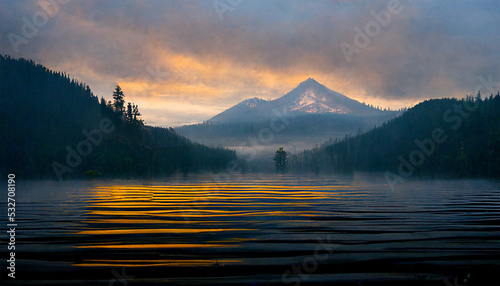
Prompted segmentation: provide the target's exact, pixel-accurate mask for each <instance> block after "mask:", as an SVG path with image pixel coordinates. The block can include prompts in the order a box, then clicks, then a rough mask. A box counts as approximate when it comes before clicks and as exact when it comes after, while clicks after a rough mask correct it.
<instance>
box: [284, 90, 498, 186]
mask: <svg viewBox="0 0 500 286" xmlns="http://www.w3.org/2000/svg"><path fill="white" fill-rule="evenodd" d="M289 169H290V170H294V171H313V172H320V171H323V172H352V171H377V172H386V171H388V172H391V173H392V174H394V175H397V176H401V177H402V178H406V177H489V178H500V94H498V93H497V94H496V95H493V94H491V95H489V96H487V97H485V98H484V99H482V97H481V95H480V94H479V93H478V95H476V96H467V97H466V98H465V99H462V100H459V99H454V98H452V99H450V98H443V99H433V100H427V101H424V102H422V103H420V104H418V105H416V106H415V107H413V108H411V109H409V110H408V111H407V112H405V113H403V114H402V115H401V116H399V117H397V118H394V119H392V120H390V121H389V122H387V123H385V124H383V126H381V127H378V128H375V129H372V130H370V131H369V132H366V133H364V134H361V135H358V136H355V137H349V136H346V137H345V138H344V139H343V140H340V141H339V140H337V142H335V143H334V144H329V145H326V146H323V147H322V148H319V149H315V150H308V151H304V152H302V153H301V154H298V155H297V156H294V157H293V158H292V160H291V162H290V167H289Z"/></svg>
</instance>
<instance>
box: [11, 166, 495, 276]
mask: <svg viewBox="0 0 500 286" xmlns="http://www.w3.org/2000/svg"><path fill="white" fill-rule="evenodd" d="M233 179H234V180H232V181H228V182H222V183H215V182H213V181H212V180H211V178H210V176H189V177H186V178H173V179H171V180H165V181H144V182H141V181H68V182H62V183H56V182H39V181H38V182H36V181H34V182H20V183H19V186H18V198H17V202H18V205H17V220H18V223H19V229H18V237H19V238H18V240H19V244H20V247H19V249H18V250H17V252H18V257H19V261H18V263H19V266H18V269H19V271H20V272H21V271H28V269H29V271H30V272H33V273H37V275H42V274H44V273H45V274H47V273H48V275H62V274H61V273H65V272H67V273H70V272H72V271H74V270H75V269H77V270H78V271H80V272H79V273H86V272H85V271H86V270H89V271H90V270H92V271H96V270H99V271H104V272H103V273H104V274H103V275H102V276H103V277H106V275H108V276H110V274H109V273H110V272H109V271H111V269H122V268H123V267H125V269H127V273H134V276H135V278H134V279H135V280H134V281H135V282H137V283H139V284H141V283H140V281H142V280H141V279H146V274H147V276H150V275H153V274H151V273H161V277H162V278H165V279H166V278H168V277H170V278H172V279H174V280H170V281H177V282H179V283H181V282H182V281H184V282H186V281H188V280H189V281H190V283H194V284H200V285H201V284H205V283H208V284H210V283H212V282H213V281H226V282H227V281H233V280H231V279H235V278H230V276H232V275H231V273H240V274H241V273H242V272H245V271H246V273H247V274H248V275H249V276H248V277H246V276H245V275H243V276H245V277H246V278H241V277H240V278H238V279H243V281H245V282H252V281H259V279H264V278H262V277H261V278H255V277H252V276H251V275H253V274H260V275H263V276H265V277H266V278H265V279H266V281H273V283H274V282H275V283H276V284H280V283H284V281H283V280H282V275H283V273H284V271H286V270H287V269H289V268H290V267H292V266H293V265H301V263H303V261H304V259H307V258H308V257H313V255H314V253H315V249H317V247H318V245H320V242H319V241H323V243H326V244H327V245H328V247H329V248H328V250H329V251H324V250H323V251H322V252H321V253H322V257H326V259H324V260H321V261H318V266H317V269H315V271H313V272H311V273H309V276H308V278H307V279H301V281H302V282H304V283H305V282H307V281H316V280H315V279H319V280H318V281H338V280H339V279H341V276H339V275H341V274H342V275H344V276H342V277H344V278H342V279H353V280H355V279H357V278H356V277H363V275H365V277H366V275H368V276H367V277H371V278H373V279H382V278H380V277H383V276H384V275H386V276H387V277H392V278H394V277H395V276H394V275H396V274H397V275H399V276H402V277H410V278H411V279H417V278H418V277H417V276H415V275H416V274H415V273H411V271H408V269H406V268H404V267H403V268H401V265H417V266H418V265H420V266H422V265H424V266H427V267H424V270H425V271H427V272H425V275H427V277H428V279H430V280H433V279H434V280H435V281H440V282H441V283H442V280H443V277H447V276H446V275H451V273H446V271H450V270H449V267H451V266H453V265H454V266H457V265H462V266H467V265H481V264H488V265H490V264H495V265H498V262H499V260H498V258H499V257H498V253H499V251H500V245H499V244H498V239H499V236H498V230H499V228H500V227H499V226H500V208H499V207H500V186H499V183H498V182H490V181H483V180H455V181H422V182H408V183H405V184H401V185H400V186H398V188H397V191H395V192H391V191H390V189H389V188H388V186H387V185H386V183H385V181H384V180H383V177H381V176H378V175H371V174H355V175H354V176H351V177H334V178H332V177H331V176H330V177H329V178H326V177H316V176H294V177H291V176H275V175H262V174H261V175H256V174H252V175H245V176H238V177H234V178H233ZM2 231H4V230H3V229H2ZM3 258H5V254H2V259H3ZM382 261H383V262H382ZM381 262H382V264H380V263H381ZM360 263H365V264H363V265H365V266H364V267H367V268H360V266H355V267H354V266H349V265H361V264H360ZM377 264H378V266H377ZM367 265H368V266H367ZM370 265H371V266H370ZM381 265H382V266H381ZM433 265H438V267H435V266H433ZM28 266H29V268H25V267H28ZM259 267H265V268H259ZM447 267H448V268H447ZM103 269H104V270H103ZM189 269H196V271H193V270H189ZM214 269H217V271H219V270H220V271H222V272H220V271H219V272H216V273H215V274H214V272H213V271H214ZM221 269H222V270H221ZM253 269H259V270H253ZM262 269H267V270H266V271H264V272H263V270H262ZM224 271H226V272H224ZM464 271H466V270H464ZM254 272H255V273H254ZM390 272H394V273H396V274H394V273H392V274H387V273H390ZM96 273H100V272H96ZM374 273H375V274H374ZM377 273H378V274H377ZM466 274H467V273H465V274H464V275H466ZM80 275H83V274H80ZM141 275H143V276H142V277H141ZM214 275H215V276H216V277H218V278H213V277H212V278H211V279H215V280H210V279H209V280H206V279H204V278H203V277H205V276H214ZM217 275H220V277H219V276H217ZM345 275H347V276H345ZM405 275H406V276H405ZM153 276H154V275H153ZM198 276H199V277H198ZM38 277H39V276H38ZM62 277H66V276H65V275H62ZM110 277H112V276H110ZM190 277H191V278H190ZM193 277H194V278H193ZM196 277H198V278H196ZM294 277H298V276H297V275H295V276H294V274H291V276H289V277H288V278H289V279H292V278H294ZM345 277H348V278H345ZM415 277H417V278H415ZM82 278H83V277H76V278H75V277H74V276H73V277H71V278H68V279H70V280H71V279H82ZM101 279H105V278H101ZM165 281H166V280H165ZM193 281H194V282H193ZM234 281H236V280H234ZM234 281H233V282H234ZM286 281H288V280H286ZM286 281H285V282H286ZM38 283H42V282H38ZM228 283H229V282H228ZM181 284H182V283H181ZM216 284H217V283H216ZM285 284H286V283H285ZM290 285H293V284H290Z"/></svg>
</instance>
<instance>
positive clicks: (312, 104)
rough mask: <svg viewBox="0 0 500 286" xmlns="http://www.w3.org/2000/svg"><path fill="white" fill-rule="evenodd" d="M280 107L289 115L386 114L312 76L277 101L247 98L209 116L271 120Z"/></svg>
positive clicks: (217, 120) (216, 119)
mask: <svg viewBox="0 0 500 286" xmlns="http://www.w3.org/2000/svg"><path fill="white" fill-rule="evenodd" d="M273 110H277V111H279V112H280V113H284V114H287V116H292V117H293V116H298V115H304V114H327V113H330V114H348V115H356V116H377V115H382V114H383V113H384V112H383V111H382V110H379V109H376V108H373V107H370V106H368V105H365V104H363V103H360V102H358V101H356V100H354V99H351V98H349V97H347V96H345V95H343V94H340V93H338V92H336V91H333V90H331V89H328V88H327V87H325V86H324V85H322V84H320V83H318V82H317V81H316V80H314V79H312V78H309V79H307V80H306V81H304V82H302V83H300V84H299V85H298V86H297V87H296V88H295V89H293V90H292V91H290V92H288V93H287V94H285V95H283V96H281V97H280V98H277V99H275V100H269V101H267V100H264V99H259V98H257V97H254V98H251V99H247V100H244V101H242V102H240V103H238V104H237V105H235V106H233V107H231V108H229V109H227V110H225V111H224V112H222V113H220V114H218V115H216V116H214V117H213V118H211V119H209V120H208V121H209V122H213V123H224V122H250V121H263V120H269V119H271V118H272V117H273V116H275V113H276V112H274V111H273Z"/></svg>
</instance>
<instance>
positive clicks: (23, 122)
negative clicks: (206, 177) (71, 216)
mask: <svg viewBox="0 0 500 286" xmlns="http://www.w3.org/2000/svg"><path fill="white" fill-rule="evenodd" d="M115 92H116V90H115ZM124 94H126V91H125V92H124V91H122V90H121V89H120V97H121V100H123V106H122V105H121V103H122V101H121V100H120V98H119V102H120V103H118V105H119V106H120V107H118V108H119V111H122V113H121V114H120V112H116V111H117V109H116V107H115V106H114V104H113V103H112V102H106V101H105V100H104V98H101V100H99V99H98V97H97V96H95V95H94V94H93V92H92V91H91V90H90V88H89V86H87V85H86V84H84V83H80V82H78V81H76V80H74V79H71V78H70V77H69V76H68V75H66V74H65V73H62V72H55V71H51V70H49V69H47V68H46V67H44V66H42V65H40V64H36V63H35V62H34V61H32V60H26V59H13V58H11V57H8V56H0V107H1V108H2V111H3V112H0V132H1V134H2V139H1V141H0V150H1V151H0V159H1V162H2V163H1V166H0V169H1V171H2V173H3V174H6V173H15V174H16V176H19V177H24V178H58V176H57V170H59V175H60V177H62V179H69V178H78V177H82V176H84V174H87V175H89V174H91V175H102V176H106V177H116V178H131V177H144V176H164V175H169V174H172V173H175V172H183V173H187V172H192V171H217V170H221V169H225V168H226V166H227V164H228V163H229V162H230V161H232V160H236V159H237V158H236V154H235V152H234V151H229V150H226V149H222V148H208V147H206V146H203V145H200V144H197V143H193V142H191V141H189V140H188V139H186V138H184V137H182V136H180V135H178V134H177V133H176V132H175V131H174V130H173V129H172V128H160V127H150V126H144V125H143V124H142V120H141V119H140V115H141V114H140V112H139V109H138V107H137V106H136V105H134V104H131V105H130V110H126V109H125V108H128V105H126V104H125V99H124V98H125V97H124ZM115 104H116V102H115ZM104 131H109V132H108V133H106V132H104ZM54 162H55V163H56V165H57V166H56V168H54ZM63 166H64V167H63ZM57 167H59V168H57Z"/></svg>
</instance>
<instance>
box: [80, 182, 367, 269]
mask: <svg viewBox="0 0 500 286" xmlns="http://www.w3.org/2000/svg"><path fill="white" fill-rule="evenodd" d="M90 192H91V193H92V195H91V197H90V199H87V200H86V201H85V203H86V204H87V206H86V208H87V212H86V214H85V218H84V219H83V220H82V221H81V223H82V224H84V225H85V226H84V227H83V228H82V229H80V230H79V231H78V232H76V233H75V234H76V235H78V236H82V237H85V238H86V240H87V241H86V242H84V243H81V244H80V245H77V246H76V247H77V248H79V249H89V250H91V249H94V250H95V251H99V250H102V251H106V255H108V256H107V257H106V259H102V258H97V257H96V259H85V260H82V261H79V262H76V263H74V265H75V266H84V267H89V266H93V267H96V266H124V267H125V266H126V267H142V266H213V264H214V259H213V258H210V259H202V258H207V257H206V256H207V255H208V256H210V254H204V255H206V256H204V257H197V255H193V254H192V253H191V254H189V255H187V254H185V253H183V252H182V251H183V250H186V251H187V250H189V249H200V250H204V251H205V252H207V251H208V252H212V253H217V252H218V251H222V250H223V249H231V248H238V247H240V246H241V244H244V243H249V242H252V241H254V240H257V239H256V238H255V237H252V236H255V235H257V234H258V232H259V231H260V230H259V229H256V228H255V226H256V225H260V226H262V225H264V226H265V225H267V224H268V223H269V221H277V222H278V223H279V221H280V220H286V221H288V222H294V221H299V219H298V218H300V217H310V216H318V215H326V214H331V211H325V210H321V208H316V207H315V206H316V204H318V205H320V204H324V201H325V200H332V201H334V200H341V199H342V198H343V197H345V196H349V197H353V196H360V195H362V194H360V193H356V192H354V191H349V190H347V187H346V186H344V185H329V186H300V185H293V186H286V185H283V186H280V185H266V184H262V183H261V184H255V185H250V184H212V185H210V184H208V185H194V184H190V185H166V186H163V185H162V186H158V185H109V186H106V185H104V186H103V185H101V186H97V187H95V188H93V189H91V190H90ZM294 218H296V219H295V220H294ZM270 231H272V230H270ZM158 249H170V250H171V251H173V250H175V251H176V252H175V255H177V256H176V258H172V259H161V260H159V259H157V257H155V256H158V253H157V252H155V251H156V250H158ZM135 250H137V251H139V253H141V254H144V255H149V256H148V257H150V258H151V259H147V260H145V259H139V258H138V259H137V260H133V259H129V260H123V259H121V260H120V259H118V258H117V259H113V253H114V251H120V252H119V253H123V251H130V252H133V251H135ZM205 252H204V253H205ZM134 253H137V252H134ZM144 255H143V256H144ZM213 255H215V254H213ZM96 256H97V254H96ZM130 257H134V255H133V253H132V254H131V256H130ZM179 257H182V258H183V259H178V258H179ZM218 261H219V262H220V263H225V264H230V263H240V262H241V261H242V260H241V259H226V260H220V259H219V260H218ZM219 262H218V263H219Z"/></svg>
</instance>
